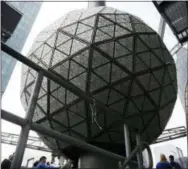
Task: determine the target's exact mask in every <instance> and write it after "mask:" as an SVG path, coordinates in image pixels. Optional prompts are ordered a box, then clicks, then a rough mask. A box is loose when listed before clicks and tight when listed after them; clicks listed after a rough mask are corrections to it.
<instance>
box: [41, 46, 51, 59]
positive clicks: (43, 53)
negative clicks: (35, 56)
mask: <svg viewBox="0 0 188 169" xmlns="http://www.w3.org/2000/svg"><path fill="white" fill-rule="evenodd" d="M51 50H52V48H51V47H50V46H48V45H47V44H44V47H43V51H42V57H43V56H45V55H46V54H47V53H48V52H50V51H51Z"/></svg>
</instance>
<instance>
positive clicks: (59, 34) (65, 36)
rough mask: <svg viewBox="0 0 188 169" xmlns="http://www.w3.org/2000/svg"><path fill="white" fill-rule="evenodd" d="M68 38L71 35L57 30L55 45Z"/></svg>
mask: <svg viewBox="0 0 188 169" xmlns="http://www.w3.org/2000/svg"><path fill="white" fill-rule="evenodd" d="M70 39H71V37H69V36H67V35H65V34H63V33H61V32H59V33H58V35H57V40H56V46H59V45H60V44H62V43H65V42H66V41H68V40H70Z"/></svg>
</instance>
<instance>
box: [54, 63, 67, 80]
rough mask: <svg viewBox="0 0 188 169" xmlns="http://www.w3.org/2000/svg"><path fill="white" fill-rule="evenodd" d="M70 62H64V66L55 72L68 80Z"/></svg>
mask: <svg viewBox="0 0 188 169" xmlns="http://www.w3.org/2000/svg"><path fill="white" fill-rule="evenodd" d="M69 62H70V61H66V62H63V63H62V64H60V65H58V66H56V67H55V68H54V69H53V70H54V71H55V72H57V73H58V74H59V75H61V76H62V77H64V78H66V79H67V78H68V71H69Z"/></svg>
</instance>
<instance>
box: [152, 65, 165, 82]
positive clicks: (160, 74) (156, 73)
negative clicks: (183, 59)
mask: <svg viewBox="0 0 188 169" xmlns="http://www.w3.org/2000/svg"><path fill="white" fill-rule="evenodd" d="M153 75H154V76H155V78H156V79H157V81H158V82H159V84H161V85H163V75H164V68H161V69H159V70H157V71H154V72H153Z"/></svg>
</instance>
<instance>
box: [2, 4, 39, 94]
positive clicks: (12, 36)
mask: <svg viewBox="0 0 188 169" xmlns="http://www.w3.org/2000/svg"><path fill="white" fill-rule="evenodd" d="M41 4H42V3H41V2H21V1H17V2H11V1H2V2H1V6H2V12H1V15H2V24H1V27H2V28H3V29H2V30H3V31H2V32H1V37H2V40H3V42H4V43H6V44H7V45H8V46H10V47H11V48H13V49H15V50H16V51H18V52H21V50H22V48H23V46H24V44H25V41H26V39H27V37H28V35H29V32H30V30H31V28H32V25H33V23H34V21H35V19H36V17H37V14H38V12H39V10H40V7H41ZM15 64H16V60H15V59H13V58H12V57H10V56H9V55H7V54H6V53H4V52H2V51H1V95H2V94H3V93H4V91H5V89H6V87H7V84H8V81H9V79H10V77H11V74H12V72H13V69H14V67H15Z"/></svg>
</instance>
